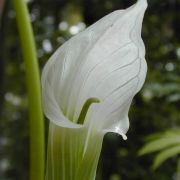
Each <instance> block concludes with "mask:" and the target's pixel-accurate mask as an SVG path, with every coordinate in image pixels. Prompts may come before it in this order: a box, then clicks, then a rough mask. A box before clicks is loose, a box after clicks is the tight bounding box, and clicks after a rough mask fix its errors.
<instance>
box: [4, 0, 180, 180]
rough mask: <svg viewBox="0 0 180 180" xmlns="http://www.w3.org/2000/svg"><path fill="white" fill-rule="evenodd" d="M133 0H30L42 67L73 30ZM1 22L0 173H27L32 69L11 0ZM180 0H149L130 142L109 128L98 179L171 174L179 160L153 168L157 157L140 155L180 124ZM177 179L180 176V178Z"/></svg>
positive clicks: (19, 178)
mask: <svg viewBox="0 0 180 180" xmlns="http://www.w3.org/2000/svg"><path fill="white" fill-rule="evenodd" d="M134 2H135V1H134V0H133V1H130V0H113V1H111V0H30V1H29V9H30V15H31V22H32V24H33V28H34V33H35V36H36V44H37V52H38V59H39V64H40V69H42V67H43V65H44V63H45V62H46V61H47V59H48V58H49V57H50V55H51V54H52V53H53V52H54V51H55V50H56V49H57V48H58V47H59V46H60V45H61V44H63V43H64V42H65V41H66V40H68V39H69V38H70V37H71V36H73V35H75V34H77V33H78V32H79V31H82V30H83V29H84V28H85V27H87V26H89V25H90V24H92V23H93V22H95V21H96V20H98V19H99V18H101V17H103V16H104V15H106V14H108V13H110V12H112V11H114V10H117V9H122V8H125V7H128V6H129V5H131V4H133V3H134ZM6 3H7V4H6V7H5V9H4V12H3V15H2V21H1V26H0V32H1V33H0V47H1V48H0V179H2V180H27V179H28V163H29V159H28V154H29V152H28V148H29V142H28V141H29V138H28V132H29V124H28V114H27V113H28V112H27V106H28V102H27V91H26V88H25V87H26V86H25V71H24V64H23V61H22V54H21V49H20V44H19V36H18V32H17V27H16V24H15V13H14V10H13V8H12V5H11V3H10V1H8V0H7V1H6ZM179 32H180V0H166V1H157V0H151V1H149V8H148V10H147V13H146V15H145V19H144V24H143V32H142V36H143V39H144V41H145V45H146V50H147V55H146V59H147V63H148V67H149V70H148V75H147V80H146V84H145V86H144V88H143V90H142V91H141V92H140V93H139V94H138V95H137V96H136V97H135V99H134V102H133V105H132V107H131V111H130V123H131V125H130V129H129V132H128V140H127V141H123V140H122V138H121V137H120V136H117V135H115V134H110V133H109V134H107V135H106V137H105V139H104V143H103V150H102V154H101V158H100V162H99V167H98V173H97V180H122V179H123V180H131V179H132V180H170V179H175V178H176V164H177V158H176V157H174V158H172V159H170V160H169V161H167V162H165V163H164V164H163V165H162V166H161V167H160V168H159V169H158V170H156V171H152V170H151V164H152V159H153V156H151V155H149V156H142V157H138V150H139V148H140V147H142V145H143V143H144V137H145V136H147V135H149V134H151V133H154V132H162V131H163V130H165V129H168V128H178V127H179V126H180V116H179V107H180V85H179V84H180V78H179V76H180V33H179ZM176 179H177V178H176Z"/></svg>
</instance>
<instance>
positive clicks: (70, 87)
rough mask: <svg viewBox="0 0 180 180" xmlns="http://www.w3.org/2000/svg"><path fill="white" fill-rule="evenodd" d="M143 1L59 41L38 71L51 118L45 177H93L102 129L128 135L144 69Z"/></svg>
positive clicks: (62, 179) (74, 179)
mask: <svg viewBox="0 0 180 180" xmlns="http://www.w3.org/2000/svg"><path fill="white" fill-rule="evenodd" d="M146 7H147V1H146V0H138V1H137V3H136V4H134V5H133V6H131V7H129V8H128V9H125V10H118V11H115V12H113V13H111V14H109V15H107V16H105V17H104V18H102V19H101V20H99V21H98V22H96V23H95V24H93V25H92V26H90V27H89V28H87V29H86V30H85V31H83V32H81V33H79V34H78V35H76V36H75V37H73V38H71V39H70V40H69V41H67V42H66V43H65V44H63V45H62V46H61V47H60V48H59V49H58V50H57V51H56V52H55V53H54V54H53V56H52V57H51V58H50V59H49V61H48V62H47V64H46V65H45V67H44V69H43V73H42V96H43V106H44V112H45V115H46V116H47V118H48V119H49V120H50V129H49V142H48V157H47V170H46V179H47V180H94V179H95V175H96V168H97V164H98V159H99V155H100V151H101V146H102V141H103V137H104V135H105V133H107V132H115V133H118V134H120V135H122V137H123V139H126V132H127V130H128V127H129V120H128V111H129V107H130V104H131V102H132V99H133V97H134V95H135V94H136V93H137V92H138V91H139V90H140V89H141V87H142V85H143V83H144V80H145V76H146V71H147V65H146V61H145V58H144V56H145V48H144V44H143V41H142V39H141V27H142V20H143V16H144V12H145V9H146Z"/></svg>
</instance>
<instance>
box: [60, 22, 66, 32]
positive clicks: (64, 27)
mask: <svg viewBox="0 0 180 180" xmlns="http://www.w3.org/2000/svg"><path fill="white" fill-rule="evenodd" d="M58 28H59V30H60V31H66V30H67V28H68V23H67V22H66V21H62V22H61V23H59V26H58Z"/></svg>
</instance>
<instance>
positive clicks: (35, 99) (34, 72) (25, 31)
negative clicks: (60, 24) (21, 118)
mask: <svg viewBox="0 0 180 180" xmlns="http://www.w3.org/2000/svg"><path fill="white" fill-rule="evenodd" d="M13 5H14V9H15V11H16V19H17V24H18V29H19V33H20V38H21V45H22V53H23V57H24V62H25V68H26V82H27V89H28V100H29V115H30V179H31V180H44V123H43V114H42V108H41V94H40V79H39V68H38V61H37V56H36V48H35V42H34V36H33V32H32V27H31V24H30V22H31V21H30V17H29V13H28V9H27V6H26V1H25V0H13Z"/></svg>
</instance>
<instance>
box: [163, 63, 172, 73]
mask: <svg viewBox="0 0 180 180" xmlns="http://www.w3.org/2000/svg"><path fill="white" fill-rule="evenodd" d="M165 68H166V70H167V71H173V70H174V64H173V63H167V64H166V66H165Z"/></svg>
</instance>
